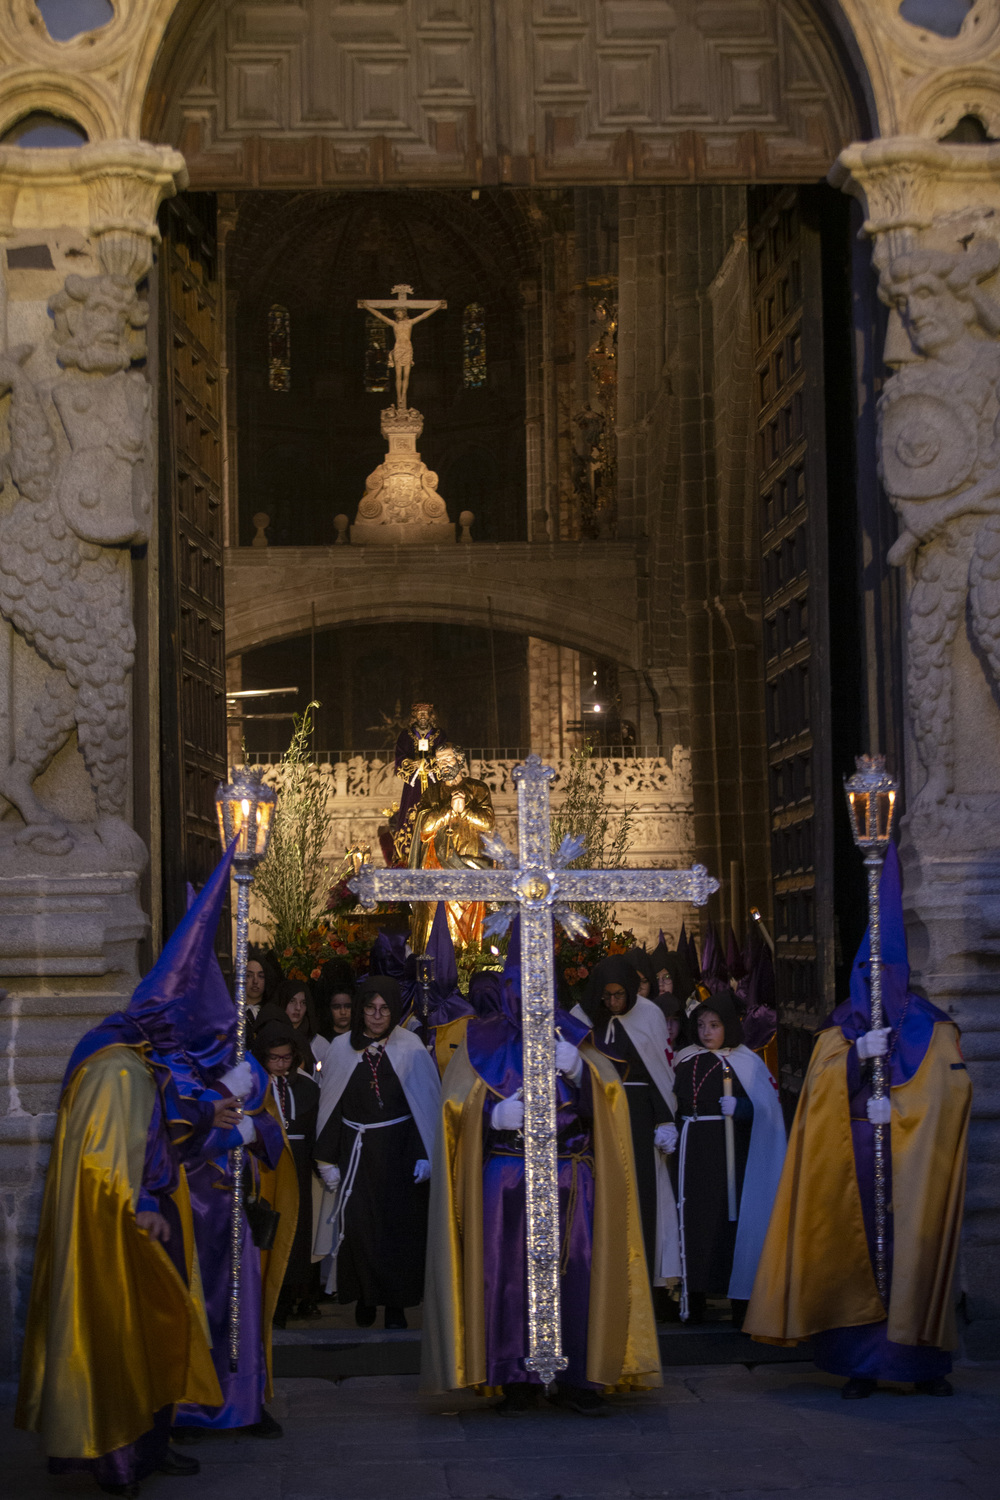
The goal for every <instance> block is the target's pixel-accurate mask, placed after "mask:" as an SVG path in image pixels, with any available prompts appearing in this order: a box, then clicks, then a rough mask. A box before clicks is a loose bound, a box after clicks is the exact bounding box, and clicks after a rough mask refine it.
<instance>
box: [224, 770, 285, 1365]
mask: <svg viewBox="0 0 1000 1500" xmlns="http://www.w3.org/2000/svg"><path fill="white" fill-rule="evenodd" d="M263 778H264V771H263V768H262V767H260V766H255V767H253V768H252V769H251V768H250V767H249V766H234V767H233V769H232V771H231V772H230V781H229V783H228V785H226V786H219V787H218V788H217V789H216V793H215V810H216V812H217V814H218V817H219V837H220V839H221V840H222V847H223V849H228V848H229V846H230V844H231V843H232V842H233V840H234V839H235V840H236V853H235V854H234V856H233V875H234V878H235V880H236V893H237V894H236V954H235V969H236V976H235V978H236V983H235V999H236V1056H235V1059H234V1061H235V1062H236V1063H241V1062H242V1061H243V1058H244V1055H245V1053H246V1033H247V1007H246V982H247V933H248V929H249V926H250V887H251V886H252V885H253V877H254V872H255V870H256V868H257V866H258V865H259V864H260V862H261V860H262V859H263V858H264V856H265V854H266V853H267V846H268V844H269V843H270V839H271V825H272V822H273V818H274V808H275V804H276V802H277V796H276V794H275V792H274V791H273V789H272V788H271V787H269V786H265V785H264V779H263ZM232 1172H233V1209H232V1218H231V1220H230V1229H229V1249H230V1277H229V1368H230V1370H231V1371H232V1372H233V1374H235V1373H236V1371H237V1369H238V1367H239V1358H240V1273H241V1269H242V1262H243V1147H242V1146H237V1147H236V1149H235V1150H234V1151H233V1152H232Z"/></svg>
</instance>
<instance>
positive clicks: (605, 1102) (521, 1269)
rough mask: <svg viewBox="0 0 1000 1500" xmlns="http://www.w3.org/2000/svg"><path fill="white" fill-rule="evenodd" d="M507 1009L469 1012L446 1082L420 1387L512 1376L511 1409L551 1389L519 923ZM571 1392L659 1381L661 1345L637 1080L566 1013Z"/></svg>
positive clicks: (565, 1309) (562, 1172)
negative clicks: (532, 1224)
mask: <svg viewBox="0 0 1000 1500" xmlns="http://www.w3.org/2000/svg"><path fill="white" fill-rule="evenodd" d="M501 988H502V993H501V1009H500V1010H499V1011H494V1012H492V1013H490V1014H487V1015H484V1016H476V1017H474V1018H473V1019H472V1020H470V1022H469V1024H468V1028H467V1030H466V1034H465V1039H464V1041H463V1043H462V1045H461V1046H460V1047H459V1049H458V1051H457V1052H456V1053H455V1056H454V1057H453V1059H452V1061H451V1063H450V1064H449V1066H448V1070H447V1072H446V1074H445V1077H444V1082H443V1085H442V1115H441V1125H440V1129H439V1130H438V1137H437V1155H436V1157H435V1166H434V1175H433V1177H432V1179H431V1222H430V1230H429V1235H428V1262H427V1286H426V1291H425V1301H424V1320H423V1329H424V1332H423V1341H422V1367H421V1384H422V1387H423V1388H424V1389H425V1390H427V1391H448V1390H454V1389H457V1388H460V1387H468V1386H490V1387H502V1388H503V1392H504V1395H503V1400H502V1401H501V1403H500V1406H499V1407H498V1410H499V1411H500V1412H501V1413H502V1414H504V1415H514V1414H517V1413H518V1412H521V1411H524V1410H526V1409H528V1408H529V1407H530V1406H532V1405H534V1404H535V1403H536V1402H537V1398H538V1396H539V1395H540V1393H541V1386H540V1384H539V1380H538V1376H537V1375H535V1374H533V1373H531V1374H529V1373H528V1372H527V1371H526V1370H525V1368H524V1359H525V1356H526V1354H527V1351H528V1278H527V1248H526V1239H525V1235H526V1218H525V1214H526V1208H525V1175H524V1174H525V1163H524V1134H523V1126H524V1103H523V1097H522V1095H523V1085H524V1075H523V1071H522V1031H521V963H520V943H519V924H518V923H517V921H516V920H515V925H514V928H513V929H512V932H511V939H510V944H509V948H508V953H507V961H506V966H505V968H504V973H503V984H502V987H501ZM555 1026H556V1028H557V1040H556V1049H555V1066H556V1069H557V1076H556V1099H557V1132H558V1135H557V1139H558V1155H559V1179H558V1180H559V1234H560V1240H561V1246H562V1253H561V1261H560V1293H561V1317H562V1323H561V1328H562V1348H563V1353H564V1354H565V1355H566V1357H567V1359H568V1361H569V1365H568V1368H567V1370H566V1371H565V1373H564V1375H563V1376H562V1378H561V1381H560V1384H559V1387H558V1392H559V1394H558V1398H557V1399H559V1400H560V1401H561V1402H562V1403H563V1404H565V1405H567V1406H569V1407H570V1408H572V1409H573V1410H575V1411H578V1412H581V1413H582V1414H584V1415H593V1414H595V1413H597V1412H600V1411H602V1410H603V1408H604V1401H603V1396H602V1392H603V1390H604V1389H605V1388H606V1387H608V1386H614V1385H618V1384H619V1383H622V1382H630V1381H631V1382H634V1383H642V1384H643V1385H647V1386H652V1385H659V1384H660V1361H659V1350H658V1347H657V1343H656V1325H655V1322H654V1320H653V1308H652V1300H651V1297H650V1288H649V1277H648V1275H647V1273H646V1265H645V1256H644V1253H643V1242H642V1224H641V1217H640V1212H639V1201H638V1196H637V1193H636V1189H635V1170H634V1164H633V1159H632V1136H631V1130H630V1128H629V1118H628V1104H627V1101H626V1098H625V1090H624V1088H623V1087H622V1083H621V1080H620V1078H619V1076H618V1073H617V1071H616V1069H615V1067H614V1065H613V1064H612V1063H611V1062H610V1061H609V1060H608V1059H607V1058H606V1057H604V1056H602V1054H601V1053H599V1052H598V1051H597V1049H596V1048H595V1047H593V1046H592V1045H591V1044H590V1043H589V1042H588V1040H587V1038H588V1034H589V1030H590V1027H589V1023H584V1022H581V1021H579V1020H577V1018H576V1017H575V1016H571V1015H569V1014H567V1012H566V1011H564V1010H562V1009H560V1008H559V1007H558V1006H557V1007H556V1010H555Z"/></svg>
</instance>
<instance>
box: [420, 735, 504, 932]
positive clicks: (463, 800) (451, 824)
mask: <svg viewBox="0 0 1000 1500" xmlns="http://www.w3.org/2000/svg"><path fill="white" fill-rule="evenodd" d="M434 766H435V770H436V773H437V778H438V779H437V780H436V781H435V782H432V783H431V785H430V786H428V788H427V790H426V791H425V792H424V795H423V796H422V797H421V799H420V806H419V808H418V809H417V816H416V822H415V823H414V827H413V845H412V848H411V854H410V863H411V865H414V866H417V865H419V866H420V867H421V868H423V869H425V870H446V869H453V870H466V869H486V868H488V867H489V866H490V863H491V862H490V860H489V859H488V858H487V857H486V855H485V854H484V852H483V843H482V839H483V835H484V834H489V833H492V832H493V829H494V827H495V821H496V820H495V818H494V815H493V800H492V798H491V796H490V790H489V787H488V786H487V785H486V783H485V781H476V780H475V779H474V778H473V777H471V776H466V774H465V760H464V757H463V755H462V754H461V752H460V751H459V750H457V749H456V748H455V746H454V745H445V746H443V748H442V749H440V750H439V751H438V752H437V754H436V756H435V757H434ZM435 904H436V903H434V902H427V901H417V902H415V903H414V905H413V923H412V929H411V934H410V946H411V947H412V949H413V952H414V953H417V954H420V953H423V951H424V947H425V946H426V942H427V938H428V935H429V933H430V928H431V923H432V921H433V918H434V906H435ZM444 906H445V909H446V911H447V914H448V930H449V932H450V933H451V940H452V942H453V943H454V945H455V947H456V948H465V947H467V946H468V945H469V944H470V943H471V944H475V943H478V942H480V940H481V938H482V933H483V918H484V916H485V914H486V903H485V902H484V901H446V902H445V903H444Z"/></svg>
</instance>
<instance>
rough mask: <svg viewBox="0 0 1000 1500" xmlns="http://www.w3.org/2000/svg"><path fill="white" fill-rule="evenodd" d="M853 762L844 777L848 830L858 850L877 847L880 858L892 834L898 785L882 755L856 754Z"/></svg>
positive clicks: (875, 848)
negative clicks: (848, 772) (848, 815)
mask: <svg viewBox="0 0 1000 1500" xmlns="http://www.w3.org/2000/svg"><path fill="white" fill-rule="evenodd" d="M854 764H855V766H856V767H857V770H856V771H855V773H854V775H853V776H852V777H850V778H849V779H848V778H846V777H845V779H844V792H845V793H846V795H847V811H848V813H849V814H850V818H851V833H852V835H853V837H854V842H855V843H856V844H857V846H858V848H859V849H865V850H868V849H872V850H879V851H881V855H882V857H883V858H884V856H885V851H886V850H887V849H888V847H889V839H890V838H891V836H892V824H893V819H894V817H895V813H896V792H897V790H898V784H897V782H896V779H895V777H893V776H890V775H889V772H888V771H887V770H886V768H885V756H884V755H859V756H858V757H857V758H856V760H855V762H854ZM879 863H881V859H880V860H879Z"/></svg>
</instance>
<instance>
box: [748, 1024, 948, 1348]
mask: <svg viewBox="0 0 1000 1500" xmlns="http://www.w3.org/2000/svg"><path fill="white" fill-rule="evenodd" d="M851 1045H852V1044H851V1043H850V1042H848V1041H847V1039H846V1038H845V1036H844V1034H843V1032H842V1031H841V1030H840V1028H839V1027H831V1028H830V1029H829V1030H828V1031H824V1032H821V1033H820V1035H819V1037H818V1038H817V1041H816V1045H815V1047H814V1048H813V1053H812V1057H811V1059H810V1062H809V1068H808V1071H807V1073H806V1077H805V1081H804V1083H803V1086H802V1094H801V1096H800V1098H799V1104H798V1108H797V1110H796V1112H795V1120H794V1122H793V1124H792V1132H791V1136H790V1138H789V1142H788V1154H787V1156H786V1157H785V1166H784V1171H783V1172H782V1175H781V1182H780V1184H779V1186H778V1193H777V1197H776V1198H775V1200H774V1209H773V1212H772V1214H771V1222H770V1225H769V1227H768V1231H767V1239H766V1240H765V1242H764V1251H763V1254H762V1256H761V1259H760V1265H759V1266H758V1268H757V1278H756V1281H755V1282H754V1289H753V1296H752V1297H751V1299H750V1306H749V1308H748V1310H747V1315H746V1318H745V1320H744V1323H743V1331H744V1333H749V1334H750V1335H751V1336H752V1337H753V1338H755V1339H757V1340H758V1341H759V1342H761V1343H767V1344H796V1343H798V1342H799V1340H800V1339H807V1338H810V1337H811V1336H812V1335H813V1334H814V1333H819V1332H821V1331H822V1330H823V1329H826V1328H853V1327H857V1326H858V1325H860V1324H863V1323H877V1322H880V1321H881V1320H882V1319H883V1318H884V1317H885V1309H884V1308H883V1306H882V1302H881V1300H880V1298H879V1295H878V1290H877V1288H876V1285H875V1273H874V1270H873V1268H872V1262H871V1257H870V1255H869V1253H868V1241H867V1239H866V1237H865V1226H864V1219H863V1217H862V1212H861V1194H860V1192H859V1189H858V1181H857V1177H856V1175H855V1170H854V1151H853V1147H852V1144H851V1122H850V1103H849V1099H848V1093H847V1067H846V1063H847V1055H848V1052H849V1051H850V1048H851ZM890 1096H891V1100H892V1124H891V1129H890V1136H891V1142H892V1205H891V1206H892V1213H893V1268H892V1290H891V1294H890V1298H889V1322H888V1329H887V1334H888V1337H889V1339H890V1340H891V1341H892V1342H893V1343H895V1344H914V1345H920V1344H924V1345H932V1346H934V1347H935V1348H938V1349H955V1348H957V1346H958V1337H957V1330H956V1326H955V1308H954V1297H953V1295H952V1281H953V1278H954V1274H955V1261H956V1257H957V1254H958V1241H959V1232H960V1229H961V1223H962V1205H963V1201H964V1198H965V1161H966V1142H967V1136H968V1128H969V1111H970V1107H971V1102H972V1085H971V1082H970V1080H969V1075H968V1072H967V1071H966V1069H965V1065H964V1063H963V1062H962V1054H961V1052H960V1051H959V1046H958V1030H957V1028H956V1027H955V1026H953V1025H951V1024H950V1023H946V1022H938V1024H937V1025H936V1026H935V1027H934V1029H933V1032H932V1035H931V1042H930V1045H929V1047H928V1048H927V1052H926V1053H925V1055H924V1059H923V1061H922V1062H921V1064H920V1067H919V1068H918V1069H917V1071H916V1073H915V1074H914V1075H913V1077H912V1078H911V1079H910V1080H909V1081H908V1082H907V1083H904V1084H900V1085H899V1086H898V1087H896V1088H893V1089H892V1090H891V1091H890Z"/></svg>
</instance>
